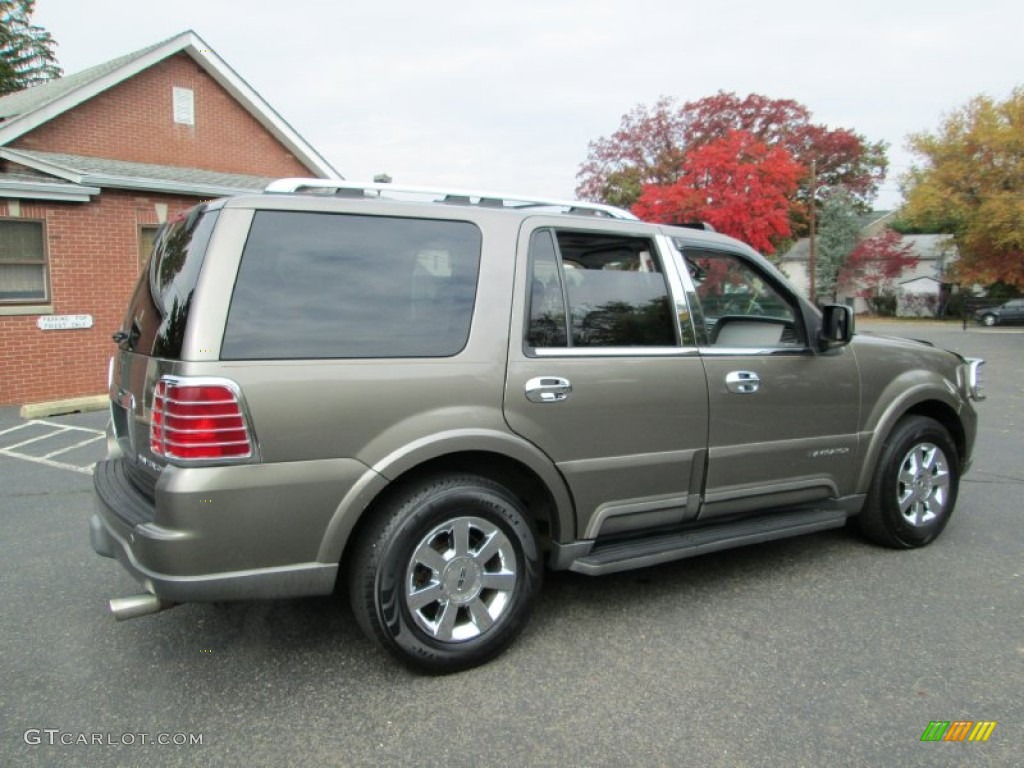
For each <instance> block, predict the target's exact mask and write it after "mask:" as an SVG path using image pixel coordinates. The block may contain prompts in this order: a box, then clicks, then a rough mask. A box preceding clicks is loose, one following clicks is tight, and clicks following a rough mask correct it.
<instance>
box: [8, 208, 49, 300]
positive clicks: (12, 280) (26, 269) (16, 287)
mask: <svg viewBox="0 0 1024 768" xmlns="http://www.w3.org/2000/svg"><path fill="white" fill-rule="evenodd" d="M45 242H46V238H45V235H44V233H43V222H41V221H25V220H22V219H0V303H2V304H28V303H39V302H45V301H47V300H48V299H49V290H48V286H47V283H48V280H47V268H46V267H47V264H46V246H45Z"/></svg>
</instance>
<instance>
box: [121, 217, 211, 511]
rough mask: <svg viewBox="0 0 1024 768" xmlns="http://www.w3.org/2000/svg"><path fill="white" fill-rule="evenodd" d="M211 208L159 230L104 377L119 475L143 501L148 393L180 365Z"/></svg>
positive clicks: (152, 475) (154, 462) (149, 486)
mask: <svg viewBox="0 0 1024 768" xmlns="http://www.w3.org/2000/svg"><path fill="white" fill-rule="evenodd" d="M218 209H219V206H217V207H216V208H215V207H211V206H209V205H205V204H204V205H199V206H196V207H195V208H192V209H191V210H190V211H188V212H187V213H185V214H183V215H182V216H179V217H177V218H175V219H173V220H171V221H169V222H167V224H165V225H164V226H163V227H162V228H161V230H160V232H159V234H158V235H157V238H156V242H155V244H154V246H153V252H152V254H151V255H150V258H149V261H148V262H147V264H146V266H145V267H144V268H143V270H142V274H141V275H140V276H139V282H138V285H137V286H136V287H135V293H134V294H133V296H132V300H131V303H130V305H129V307H128V312H127V314H126V316H125V319H124V322H123V324H122V326H121V329H120V330H119V331H118V332H117V333H116V334H114V340H115V341H116V342H117V343H118V351H117V353H116V354H115V355H114V358H113V363H112V369H111V377H110V400H111V405H110V411H111V421H112V424H113V430H114V435H115V437H116V438H117V442H118V445H119V446H120V448H121V451H122V453H123V454H124V457H125V460H124V462H123V463H124V470H125V473H126V474H127V475H128V477H129V479H130V480H131V481H132V483H133V484H134V485H135V486H136V487H137V488H138V489H139V490H140V491H142V492H143V493H144V494H145V495H146V496H148V497H149V498H150V499H152V498H153V496H154V488H155V486H156V481H157V479H158V478H159V476H160V473H161V471H162V470H163V466H164V464H165V463H166V462H165V460H164V459H163V458H162V457H160V456H157V455H156V454H154V453H153V451H152V450H151V448H150V424H151V422H152V407H153V391H154V388H155V387H156V384H157V382H158V381H159V380H160V377H161V376H162V375H164V374H167V373H171V372H172V371H173V369H174V367H175V364H176V363H178V362H179V361H180V360H181V359H182V345H183V342H184V339H185V329H186V327H187V325H188V320H189V312H190V310H191V307H192V298H193V295H194V293H195V290H196V284H197V283H198V281H199V274H200V272H201V270H202V267H203V262H204V260H205V258H206V250H207V247H208V246H209V243H210V237H211V235H212V234H213V229H214V226H215V225H216V222H217V218H218Z"/></svg>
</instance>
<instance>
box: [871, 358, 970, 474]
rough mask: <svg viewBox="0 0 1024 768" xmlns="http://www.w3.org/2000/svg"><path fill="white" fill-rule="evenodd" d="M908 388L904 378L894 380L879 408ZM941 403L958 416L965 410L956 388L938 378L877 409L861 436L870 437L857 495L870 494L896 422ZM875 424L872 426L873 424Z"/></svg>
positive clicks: (925, 382)
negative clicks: (924, 406)
mask: <svg viewBox="0 0 1024 768" xmlns="http://www.w3.org/2000/svg"><path fill="white" fill-rule="evenodd" d="M904 386H906V385H905V382H904V381H903V379H902V377H901V378H897V379H895V380H894V381H893V382H892V383H891V384H890V385H889V386H888V387H886V389H885V391H884V392H883V393H882V394H881V396H880V397H879V398H878V401H877V403H876V406H877V405H879V404H881V403H884V402H886V401H887V400H888V395H889V394H890V393H891V392H892V391H894V390H895V391H899V390H901V389H903V387H904ZM929 402H938V403H941V404H943V405H945V406H947V407H948V408H950V410H952V411H953V412H954V413H956V414H959V413H960V410H961V409H962V408H963V399H962V398H961V397H960V395H959V393H958V391H957V388H956V385H955V384H954V383H953V382H951V381H949V380H948V379H946V378H944V377H940V376H938V375H936V376H934V378H932V377H929V379H928V380H927V381H923V382H921V383H918V384H915V385H914V386H912V387H908V388H907V389H905V390H903V391H902V393H901V394H900V395H899V396H897V397H895V398H894V399H893V400H892V401H891V402H889V404H888V405H887V406H886V407H885V408H884V409H882V410H879V409H877V407H876V410H875V411H874V412H873V413H872V414H871V416H870V417H869V419H868V420H867V421H866V422H865V428H864V429H863V430H862V432H861V436H862V437H867V436H870V442H869V443H868V445H867V448H866V450H865V451H863V453H862V460H861V466H860V475H859V476H858V478H857V486H856V491H857V493H867V492H868V490H869V488H870V486H871V478H872V477H873V476H874V474H875V468H876V465H877V464H878V457H879V456H880V455H881V452H882V445H883V444H884V443H885V441H886V439H887V438H888V437H889V434H890V433H891V432H892V430H893V427H895V426H896V423H897V422H898V421H899V420H900V419H901V418H903V416H905V415H906V414H907V412H908V411H910V410H911V409H913V408H914V407H915V406H918V405H921V404H922V403H929ZM872 424H873V425H874V426H873V427H871V426H870V425H872Z"/></svg>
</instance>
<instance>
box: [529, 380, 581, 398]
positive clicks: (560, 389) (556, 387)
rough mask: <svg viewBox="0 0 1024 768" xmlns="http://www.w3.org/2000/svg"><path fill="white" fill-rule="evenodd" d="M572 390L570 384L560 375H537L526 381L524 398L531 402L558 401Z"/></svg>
mask: <svg viewBox="0 0 1024 768" xmlns="http://www.w3.org/2000/svg"><path fill="white" fill-rule="evenodd" d="M570 392H572V384H570V383H569V380H568V379H563V378H562V377H561V376H537V377H535V378H533V379H530V380H529V381H528V382H526V399H527V400H529V401H530V402H531V403H558V402H561V401H562V400H565V399H566V398H567V397H568V396H569V393H570Z"/></svg>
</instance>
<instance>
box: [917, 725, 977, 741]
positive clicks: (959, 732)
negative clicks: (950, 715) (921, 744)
mask: <svg viewBox="0 0 1024 768" xmlns="http://www.w3.org/2000/svg"><path fill="white" fill-rule="evenodd" d="M995 727H996V721H995V720H978V721H977V722H975V721H974V720H953V721H952V722H951V721H949V720H932V721H931V722H930V723H928V727H927V728H925V729H924V733H922V734H921V741H988V737H989V736H991V735H992V731H994V730H995Z"/></svg>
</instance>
